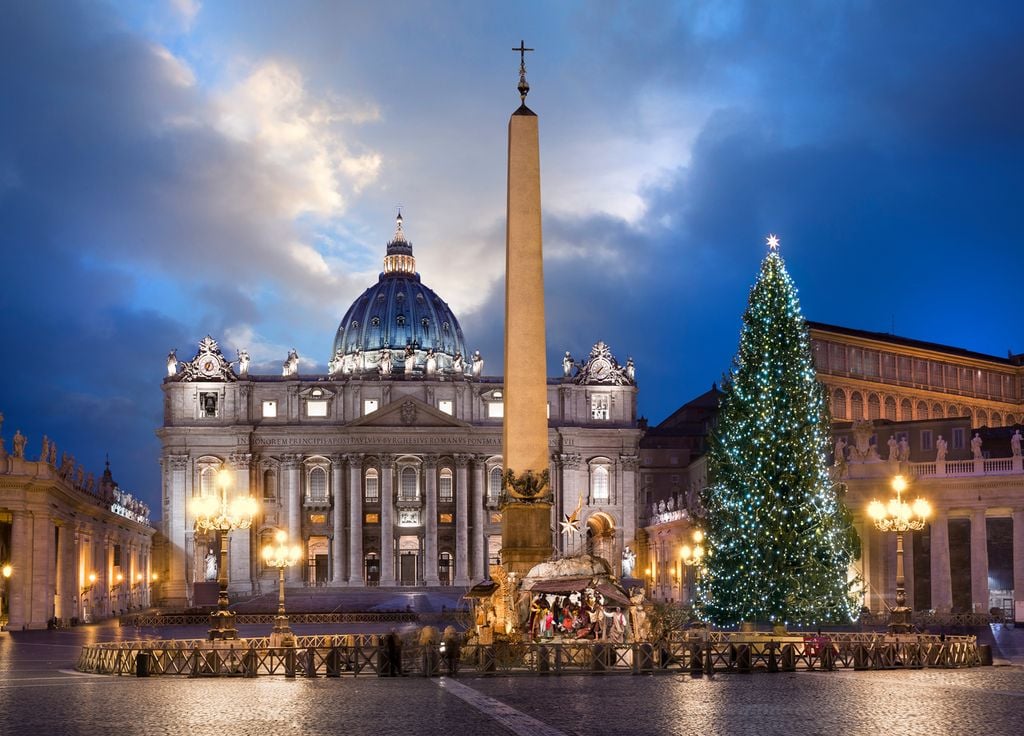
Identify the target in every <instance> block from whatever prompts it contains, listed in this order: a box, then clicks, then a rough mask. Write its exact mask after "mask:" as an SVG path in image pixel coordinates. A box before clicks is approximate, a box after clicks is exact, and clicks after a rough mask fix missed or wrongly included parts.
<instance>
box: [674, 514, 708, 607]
mask: <svg viewBox="0 0 1024 736" xmlns="http://www.w3.org/2000/svg"><path fill="white" fill-rule="evenodd" d="M690 538H691V539H692V540H693V546H692V547H691V546H690V545H688V544H684V545H683V546H682V547H681V548H680V549H679V561H680V562H682V563H683V564H684V565H685V566H686V567H687V568H688V569H692V570H693V577H692V578H690V602H691V603H692V602H693V587H692V586H693V583H694V581H695V580H696V578H697V573H698V572H699V571H700V565H701V562H703V560H704V545H703V542H704V532H702V531H701V530H700V529H694V530H693V534H692V535H691V537H690ZM688 577H689V576H688Z"/></svg>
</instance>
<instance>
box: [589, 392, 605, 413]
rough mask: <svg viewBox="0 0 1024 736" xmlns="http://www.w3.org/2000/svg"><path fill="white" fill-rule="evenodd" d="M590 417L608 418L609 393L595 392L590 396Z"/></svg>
mask: <svg viewBox="0 0 1024 736" xmlns="http://www.w3.org/2000/svg"><path fill="white" fill-rule="evenodd" d="M590 418H591V419H607V418H608V394H594V395H593V396H591V397H590Z"/></svg>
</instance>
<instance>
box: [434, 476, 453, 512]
mask: <svg viewBox="0 0 1024 736" xmlns="http://www.w3.org/2000/svg"><path fill="white" fill-rule="evenodd" d="M437 495H438V498H439V500H440V501H441V503H451V502H452V469H451V468H441V475H440V477H439V478H438V483H437Z"/></svg>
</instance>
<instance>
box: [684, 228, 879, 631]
mask: <svg viewBox="0 0 1024 736" xmlns="http://www.w3.org/2000/svg"><path fill="white" fill-rule="evenodd" d="M765 242H766V245H767V247H768V253H767V255H766V256H765V258H764V260H763V261H762V263H761V272H760V274H759V275H758V278H757V282H756V283H755V284H754V287H753V288H752V289H751V292H750V299H749V302H748V305H747V310H746V312H745V313H744V315H743V328H742V331H741V334H740V345H739V350H738V352H737V354H736V358H735V359H734V361H733V367H732V370H731V371H730V373H729V374H728V375H727V376H726V378H725V381H724V383H723V387H722V390H723V397H722V401H721V406H720V411H719V418H718V426H717V428H716V430H715V432H714V434H713V436H712V442H711V448H710V451H709V453H708V465H709V472H710V482H709V484H708V486H707V487H706V488H705V489H704V494H703V499H702V500H703V507H704V508H705V510H706V518H705V521H704V524H703V526H704V531H705V550H706V554H705V561H704V566H703V572H702V575H701V578H700V581H699V584H698V594H697V595H698V605H699V607H700V609H701V612H702V614H703V615H704V616H705V617H706V618H708V619H709V620H711V621H712V622H713V623H715V624H718V625H721V626H730V625H735V624H738V623H740V622H741V621H758V620H760V621H768V622H772V623H779V624H786V623H801V624H818V623H822V622H826V621H834V622H839V621H845V622H848V621H850V620H851V619H852V617H853V614H854V612H855V610H856V601H855V598H854V596H853V595H852V587H851V584H850V581H849V580H848V570H849V568H850V564H851V563H852V561H853V560H854V559H855V558H856V556H857V554H859V540H858V538H857V535H856V532H855V531H854V529H853V524H852V517H851V515H850V512H849V510H848V509H847V508H846V507H845V505H844V504H843V503H842V500H841V498H840V489H839V488H837V487H836V485H835V484H834V483H833V481H832V479H831V478H830V476H829V472H828V465H827V462H826V456H827V452H828V446H829V426H830V417H829V412H828V403H827V401H826V400H825V394H824V389H823V388H822V386H821V384H819V383H818V382H817V379H816V372H815V370H814V365H813V362H812V360H811V351H810V340H809V338H808V335H807V327H806V324H805V322H804V319H803V315H802V314H801V312H800V303H799V300H798V298H797V292H796V288H795V286H794V285H793V282H792V279H791V278H790V276H789V274H788V272H787V271H786V267H785V264H784V263H783V261H782V257H781V256H780V254H779V238H778V236H776V235H775V234H774V233H773V234H771V235H769V236H768V237H767V239H766V241H765Z"/></svg>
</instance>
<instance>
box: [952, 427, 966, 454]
mask: <svg viewBox="0 0 1024 736" xmlns="http://www.w3.org/2000/svg"><path fill="white" fill-rule="evenodd" d="M953 449H954V450H962V449H964V428H963V427H953Z"/></svg>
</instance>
